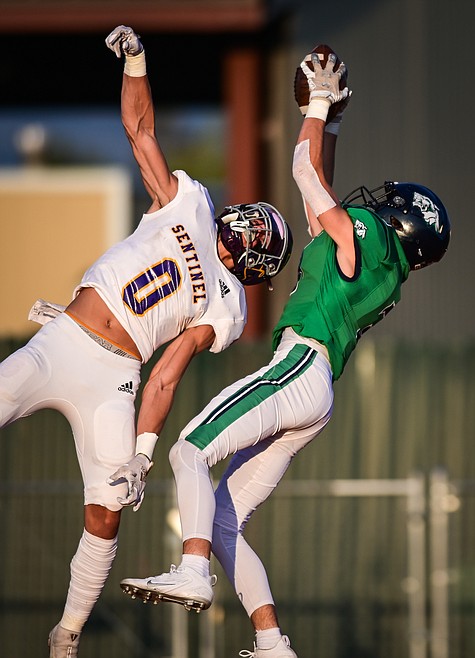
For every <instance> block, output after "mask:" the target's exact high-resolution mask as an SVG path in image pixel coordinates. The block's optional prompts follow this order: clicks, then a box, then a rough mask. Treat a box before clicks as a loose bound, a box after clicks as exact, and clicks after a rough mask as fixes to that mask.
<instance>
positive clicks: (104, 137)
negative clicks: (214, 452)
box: [0, 0, 475, 658]
mask: <svg viewBox="0 0 475 658" xmlns="http://www.w3.org/2000/svg"><path fill="white" fill-rule="evenodd" d="M474 19H475V8H474V5H473V3H471V2H469V0H455V1H454V2H452V3H441V2H435V1H434V0H360V1H359V2H352V1H351V0H341V1H340V2H338V3H325V2H321V1H319V0H267V1H265V0H168V1H167V0H134V1H132V0H129V1H126V0H122V1H119V2H112V1H111V0H0V44H1V52H2V65H1V66H0V238H1V242H0V245H1V246H0V249H1V259H0V276H1V281H2V286H0V308H1V311H0V356H1V358H4V357H5V356H6V355H7V354H8V353H9V352H10V351H11V350H13V349H14V348H16V347H17V346H18V345H20V344H21V343H22V341H24V340H26V338H27V337H28V336H29V335H31V333H33V331H34V330H35V327H34V326H32V325H31V323H28V322H26V317H27V314H28V310H29V308H30V306H31V305H32V303H33V302H34V301H35V300H36V299H37V298H38V297H44V298H47V299H52V300H53V301H56V302H59V303H63V304H66V303H67V302H68V301H69V299H70V296H71V294H72V290H73V288H74V286H75V285H76V283H77V282H78V281H79V280H80V277H81V275H82V272H83V271H84V269H86V267H87V266H88V265H89V264H90V263H91V262H92V261H93V260H94V259H95V258H96V257H97V255H99V254H100V253H102V252H103V251H104V249H105V248H106V247H107V246H108V245H109V244H111V243H113V242H115V241H117V240H118V239H120V238H121V237H122V236H123V235H126V234H127V233H128V232H129V231H130V230H132V229H133V228H134V226H135V225H136V223H137V222H138V221H139V219H140V217H141V215H142V213H143V212H144V211H145V210H146V209H147V207H148V204H149V200H148V197H147V196H146V194H145V191H144V188H143V185H142V183H141V180H140V177H139V175H138V171H137V167H136V165H135V162H134V160H133V158H132V155H131V153H130V148H129V145H128V142H127V140H126V137H125V135H124V133H123V129H122V126H121V123H120V107H119V105H120V85H121V76H122V68H123V67H122V64H121V63H120V62H119V61H118V60H116V58H115V56H114V55H113V53H111V52H110V51H109V50H107V48H106V46H105V44H104V39H105V37H106V36H107V34H108V33H109V32H110V31H111V30H112V29H113V28H114V27H115V26H116V25H118V24H125V25H131V26H132V27H133V28H134V29H135V30H136V31H137V32H138V33H139V34H140V35H141V36H142V38H143V42H144V44H145V48H146V51H147V61H148V71H149V77H150V81H151V85H152V90H153V94H154V101H155V104H156V109H157V134H158V136H159V139H160V142H161V144H162V146H163V149H164V151H165V153H166V155H167V157H168V160H169V163H170V166H171V167H172V168H182V169H185V170H186V171H187V172H188V173H189V174H190V175H191V176H193V177H195V178H197V179H199V180H200V181H202V182H203V183H204V184H205V185H206V186H207V187H208V188H209V190H210V192H211V195H212V197H213V199H214V201H215V205H216V209H217V211H219V209H220V208H221V207H222V206H223V205H225V204H227V203H233V202H239V201H256V200H259V199H265V200H266V201H269V202H271V203H273V204H274V205H276V206H277V207H278V208H279V209H280V210H281V211H282V212H283V214H284V215H285V216H286V217H287V219H288V220H289V222H290V224H291V226H292V230H293V233H294V238H295V248H294V255H293V256H292V259H291V262H290V264H289V265H288V266H287V268H286V270H285V272H284V273H283V274H282V275H280V276H279V277H277V279H276V280H275V282H274V288H275V290H274V292H272V293H270V292H268V291H267V290H265V288H264V287H263V286H262V287H260V288H258V289H252V290H249V291H248V293H249V306H250V313H249V315H250V321H249V325H248V328H247V329H246V332H245V335H244V336H243V338H242V339H241V340H240V341H238V343H237V344H236V345H235V346H233V348H232V349H231V350H228V351H227V352H226V353H224V354H223V355H219V356H217V357H215V356H210V355H207V354H205V355H200V358H199V359H197V363H196V364H194V365H193V367H192V368H191V370H190V373H189V374H187V377H186V378H185V381H184V382H183V387H182V390H181V392H180V395H179V396H178V399H177V403H176V405H175V409H174V410H173V412H172V415H171V417H170V419H169V421H168V422H167V426H166V428H165V433H164V436H163V437H162V445H161V448H160V456H159V464H158V467H157V468H156V469H154V472H153V475H152V476H151V478H150V482H149V485H148V489H147V498H146V502H145V504H144V506H143V508H142V510H141V512H140V514H139V515H132V514H130V515H127V516H128V518H127V520H126V521H125V523H124V524H123V529H122V530H121V548H120V550H119V557H118V559H117V562H116V564H115V565H114V569H113V573H112V574H111V577H110V581H109V584H108V585H107V588H106V590H105V592H104V595H103V597H102V599H101V601H100V603H99V604H98V606H97V609H96V610H95V612H94V615H93V617H92V618H91V620H90V622H89V623H88V626H87V627H86V630H87V632H85V634H84V640H83V643H82V645H81V656H82V658H87V657H88V656H93V655H94V656H96V655H97V654H99V653H101V652H108V653H113V654H114V655H116V656H117V658H120V657H121V656H129V657H130V656H133V657H135V658H139V657H140V658H145V657H149V656H154V657H155V658H158V657H168V658H192V657H193V658H194V657H196V658H214V657H215V656H216V657H220V656H224V655H226V656H227V655H235V654H237V652H238V651H239V650H240V649H242V648H245V647H246V646H247V647H248V648H251V646H252V637H251V630H250V625H249V622H248V620H247V619H245V615H244V612H243V611H242V610H241V609H240V607H239V604H238V602H237V601H235V600H234V595H233V592H232V591H231V589H230V588H229V586H228V585H227V583H226V582H225V577H224V575H223V574H222V572H220V571H219V569H218V575H220V579H219V583H218V588H219V590H218V594H217V603H216V605H215V606H213V608H212V609H211V610H210V611H209V612H208V613H206V615H207V616H205V615H203V616H199V617H197V616H193V617H190V616H189V615H186V613H185V612H184V611H183V610H182V609H181V608H178V607H177V608H178V609H176V610H175V609H170V608H173V606H168V607H167V606H159V607H158V608H153V609H149V608H148V607H145V606H138V604H136V605H134V604H133V603H132V602H131V601H130V600H128V599H125V597H122V595H121V592H120V590H119V588H118V586H117V583H118V580H120V578H122V577H124V576H132V575H149V574H150V573H153V572H155V571H160V570H162V569H163V568H165V567H166V566H167V565H168V564H169V562H170V561H171V560H172V559H176V555H177V553H178V551H179V544H178V539H177V537H176V535H175V534H174V532H173V527H174V516H173V514H174V512H173V509H174V490H173V485H172V483H171V481H170V476H171V473H170V469H169V468H168V464H167V459H166V454H167V448H168V446H169V445H171V443H172V442H173V441H174V440H175V438H176V436H177V433H178V431H179V430H180V429H181V427H183V425H184V424H185V422H186V421H187V420H189V418H190V417H192V416H193V415H194V414H195V413H196V412H197V411H199V410H200V409H201V408H202V407H203V405H204V404H205V403H206V402H207V401H208V400H209V398H210V397H211V396H212V395H213V394H214V393H215V392H216V391H217V390H219V389H220V388H221V387H222V386H223V385H224V384H227V383H229V382H230V381H231V380H234V379H236V378H237V377H238V376H240V375H241V374H245V373H247V372H249V371H250V370H252V369H254V368H255V367H257V366H258V365H261V364H262V363H264V362H265V360H266V359H267V358H268V356H269V351H270V346H269V337H270V332H271V329H272V326H273V324H274V322H275V320H276V319H277V317H278V315H279V313H280V310H281V308H282V306H283V304H284V303H285V300H286V298H287V296H288V294H289V292H290V291H291V289H292V287H293V285H294V283H295V278H296V270H297V265H298V258H299V253H300V251H301V248H302V247H303V246H304V245H305V244H306V242H307V240H308V234H307V232H306V221H305V217H304V213H303V208H302V202H301V198H300V195H299V193H298V190H297V188H296V186H295V184H294V182H293V180H292V177H291V163H292V155H293V146H294V143H295V140H296V137H297V134H298V131H299V128H300V125H301V116H300V113H299V111H298V108H297V107H296V105H295V102H294V100H293V76H294V72H295V68H296V66H297V65H298V63H299V62H300V60H301V59H302V56H303V55H304V54H306V52H307V51H309V50H310V49H311V48H313V47H314V46H315V45H316V44H317V43H322V42H323V43H328V44H330V45H331V46H332V47H333V48H334V49H335V50H336V51H337V52H338V53H339V55H340V56H341V57H342V59H343V60H344V61H345V62H346V64H347V65H348V68H349V84H350V87H351V88H352V89H353V92H354V93H353V98H352V101H351V105H350V107H349V108H348V111H347V113H346V116H345V119H344V123H343V126H342V130H341V137H340V140H339V145H338V152H337V170H336V178H335V189H336V190H337V193H338V194H339V195H340V196H341V197H344V196H345V195H346V194H347V193H348V192H349V191H351V190H353V189H354V188H356V187H358V186H359V185H361V184H364V185H366V186H367V187H369V188H370V189H371V188H373V187H376V186H378V185H379V184H381V183H382V182H384V180H398V181H403V180H411V181H417V182H420V183H423V184H425V185H427V186H428V187H430V188H432V189H433V190H434V191H435V192H436V193H437V194H438V195H439V196H440V197H441V198H442V200H443V201H444V203H445V205H446V207H447V210H448V212H449V215H450V217H451V221H452V228H453V232H452V240H451V244H450V248H449V251H448V253H447V255H446V257H445V258H444V260H443V262H442V263H440V264H438V265H437V266H434V267H431V268H428V269H427V270H423V271H421V272H418V273H417V274H415V275H413V276H411V277H410V279H409V281H408V282H407V283H406V284H405V286H404V291H403V301H402V303H401V304H400V305H399V306H398V307H397V309H396V310H395V311H394V312H393V313H392V314H391V316H390V317H389V318H388V319H387V320H386V321H385V322H384V323H382V324H381V325H378V326H377V327H376V328H375V329H373V330H372V332H370V334H369V335H368V334H367V335H365V337H364V339H363V340H362V344H361V346H360V348H359V351H358V353H357V354H356V355H355V356H354V357H353V358H352V360H351V361H350V363H349V365H348V367H347V372H345V375H344V376H343V379H342V380H341V382H338V384H337V387H336V405H335V416H334V419H333V420H332V423H331V424H330V427H329V429H328V430H327V431H326V434H325V437H322V439H320V440H319V441H318V443H316V444H315V445H313V446H310V447H308V448H307V449H306V451H305V456H303V457H302V456H301V455H300V456H299V457H298V458H297V459H296V460H295V464H294V465H293V466H292V468H291V469H290V472H289V475H288V476H286V480H285V482H284V483H283V487H282V489H281V493H278V494H277V492H276V495H275V497H274V500H273V501H272V502H271V501H270V502H269V504H268V505H267V506H265V508H266V509H263V510H262V511H259V512H258V513H257V514H256V515H255V516H256V518H255V519H253V520H252V522H251V524H250V526H249V536H250V538H251V541H252V543H253V544H254V545H256V547H257V548H258V550H259V552H260V553H261V554H262V555H263V556H264V559H265V562H266V563H267V564H268V565H269V575H270V577H271V582H272V584H273V586H274V589H275V593H276V596H277V599H278V603H279V605H280V607H281V609H282V614H281V624H282V627H283V628H284V629H285V632H289V634H290V635H291V637H292V641H293V645H295V647H296V649H297V651H298V654H299V657H301V658H305V657H306V656H315V655H323V654H325V655H326V656H327V658H345V657H346V656H350V655H351V657H352V658H373V656H374V657H376V656H380V655H382V654H384V655H385V656H387V658H392V656H394V657H396V656H398V658H400V656H401V655H402V656H408V657H410V658H449V656H450V658H472V656H473V653H474V650H475V639H474V636H473V614H474V612H475V595H474V587H475V582H474V581H475V558H474V555H473V552H474V551H473V549H474V548H475V543H474V538H473V530H472V526H473V524H472V523H471V519H472V517H473V509H472V508H473V504H474V503H473V492H474V489H475V487H474V482H475V475H474V473H475V463H474V457H473V456H472V445H471V443H472V435H473V425H474V423H473V421H474V418H473V416H474V411H473V410H474V409H475V385H474V378H473V372H474V368H473V366H474V365H475V364H474V358H475V350H474V338H475V310H474V304H473V302H471V301H470V300H471V299H472V296H473V295H472V288H473V287H474V283H475V275H474V273H473V271H472V269H471V265H470V263H471V262H472V249H473V245H474V244H475V225H474V222H473V221H472V218H471V203H470V201H471V199H470V194H471V191H472V187H471V186H472V184H473V180H474V167H473V152H474V149H475V127H474V125H473V124H472V123H471V121H470V116H471V114H470V107H471V101H472V97H473V94H474V91H473V84H472V78H473V74H472V71H471V66H470V62H471V47H472V34H471V33H472V25H473V21H474ZM201 357H202V358H201ZM203 382H206V386H203ZM72 443H73V442H72V440H71V438H70V435H69V428H68V426H67V425H66V423H65V422H64V420H63V419H62V418H61V417H59V416H58V415H56V414H55V413H54V412H41V413H39V414H37V415H35V416H34V417H32V418H30V419H26V420H24V421H21V422H19V423H17V424H16V425H14V426H12V427H10V428H6V429H4V430H2V431H1V433H0V473H1V477H0V492H1V494H2V496H1V499H0V519H1V522H2V527H3V529H4V541H3V542H2V543H1V545H0V574H1V577H0V636H1V637H2V643H3V644H4V646H5V651H6V652H7V653H8V655H18V656H21V657H22V658H30V656H31V658H33V656H35V657H36V656H38V655H46V651H47V649H46V637H47V632H48V630H49V628H50V627H51V626H52V625H53V624H54V623H55V622H56V620H57V618H58V616H59V615H60V613H61V610H62V605H63V602H64V596H65V593H66V587H67V582H68V568H69V560H70V558H71V556H72V553H73V552H74V549H75V546H76V544H77V539H78V536H79V533H80V528H81V517H80V512H81V509H80V507H81V481H80V475H79V469H78V468H77V465H76V462H75V455H74V448H73V445H72ZM216 476H217V477H218V476H219V469H217V473H216ZM353 481H356V482H357V483H358V484H355V485H350V484H348V483H350V482H353ZM331 483H333V484H331ZM377 483H379V484H377ZM382 483H385V484H382ZM352 487H353V488H352ZM358 487H359V488H358Z"/></svg>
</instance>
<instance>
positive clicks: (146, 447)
mask: <svg viewBox="0 0 475 658" xmlns="http://www.w3.org/2000/svg"><path fill="white" fill-rule="evenodd" d="M157 441H158V435H157V434H155V433H154V432H142V434H139V435H138V437H137V441H136V444H135V454H136V455H138V454H140V453H141V454H142V455H146V456H147V457H148V458H149V459H150V461H152V456H153V451H154V449H155V444H156V443H157Z"/></svg>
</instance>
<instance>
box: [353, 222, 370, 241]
mask: <svg viewBox="0 0 475 658" xmlns="http://www.w3.org/2000/svg"><path fill="white" fill-rule="evenodd" d="M367 230H368V227H367V226H365V225H364V224H363V222H361V221H360V220H359V219H357V220H356V222H355V232H356V235H357V236H358V237H359V238H361V239H362V240H364V239H365V237H366V231H367Z"/></svg>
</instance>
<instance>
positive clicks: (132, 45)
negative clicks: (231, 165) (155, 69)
mask: <svg viewBox="0 0 475 658" xmlns="http://www.w3.org/2000/svg"><path fill="white" fill-rule="evenodd" d="M106 45H107V47H108V48H110V49H111V50H112V51H113V52H114V53H115V54H116V56H117V57H119V58H120V57H122V56H124V58H125V65H124V75H123V79H122V94H121V114H122V123H123V126H124V129H125V132H126V135H127V138H128V140H129V142H130V145H131V147H132V152H133V154H134V157H135V159H136V161H137V164H138V166H139V169H140V173H141V175H142V180H143V182H144V185H145V188H146V190H147V192H148V194H149V195H150V197H151V199H152V205H151V207H150V208H149V212H153V211H155V210H158V209H159V208H161V207H163V206H165V205H166V204H167V203H169V202H170V201H171V200H172V199H173V198H174V197H175V196H176V193H177V189H178V182H177V180H176V177H175V176H174V175H173V174H172V173H171V172H170V169H169V167H168V164H167V161H166V159H165V156H164V154H163V152H162V150H161V148H160V145H159V143H158V141H157V138H156V135H155V113H154V108H153V100H152V94H151V90H150V85H149V81H148V77H147V70H146V60H145V50H144V48H143V45H142V43H141V41H140V38H139V36H138V35H137V34H136V33H135V32H134V31H133V30H132V28H130V27H126V26H125V25H119V26H118V27H116V28H115V29H114V30H112V32H111V33H110V34H109V35H108V37H107V38H106Z"/></svg>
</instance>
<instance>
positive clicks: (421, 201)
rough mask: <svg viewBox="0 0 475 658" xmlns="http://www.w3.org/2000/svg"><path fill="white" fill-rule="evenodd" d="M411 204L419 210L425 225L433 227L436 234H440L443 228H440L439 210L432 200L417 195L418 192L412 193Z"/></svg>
mask: <svg viewBox="0 0 475 658" xmlns="http://www.w3.org/2000/svg"><path fill="white" fill-rule="evenodd" d="M412 204H413V205H414V206H415V207H416V208H420V210H421V213H422V217H423V218H424V221H425V223H426V224H429V226H434V228H435V230H436V231H437V233H440V231H441V230H442V228H443V227H442V226H440V221H439V209H438V208H437V206H436V205H435V203H434V202H433V201H432V199H429V197H426V196H424V195H423V194H419V192H414V198H413V200H412Z"/></svg>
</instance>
